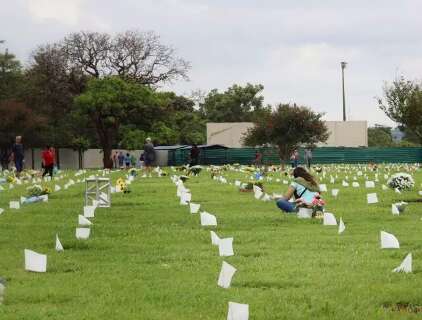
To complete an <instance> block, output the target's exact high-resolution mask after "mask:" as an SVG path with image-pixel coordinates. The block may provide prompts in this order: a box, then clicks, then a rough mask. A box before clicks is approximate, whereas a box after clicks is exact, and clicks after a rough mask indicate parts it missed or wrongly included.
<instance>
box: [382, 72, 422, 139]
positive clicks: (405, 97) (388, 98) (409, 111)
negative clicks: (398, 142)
mask: <svg viewBox="0 0 422 320" xmlns="http://www.w3.org/2000/svg"><path fill="white" fill-rule="evenodd" d="M378 107H379V108H380V109H381V110H382V111H384V113H385V114H386V115H387V116H388V117H389V118H390V119H391V120H393V121H395V122H397V123H398V124H399V125H400V127H401V128H402V129H405V130H407V131H410V132H412V133H413V134H414V136H416V137H417V138H418V140H419V142H420V143H422V117H421V114H422V89H421V86H420V85H419V84H417V83H414V82H412V81H409V80H406V79H405V78H404V77H400V78H398V79H396V80H395V81H393V82H392V83H391V84H388V83H387V84H385V86H384V97H383V98H378Z"/></svg>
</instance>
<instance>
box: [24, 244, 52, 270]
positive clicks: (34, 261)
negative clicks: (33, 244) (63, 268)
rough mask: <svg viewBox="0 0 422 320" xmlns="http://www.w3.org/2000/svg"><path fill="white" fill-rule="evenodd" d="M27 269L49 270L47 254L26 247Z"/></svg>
mask: <svg viewBox="0 0 422 320" xmlns="http://www.w3.org/2000/svg"><path fill="white" fill-rule="evenodd" d="M24 253H25V270H27V271H32V272H46V271H47V256H46V255H45V254H40V253H36V252H35V251H32V250H28V249H25V250H24Z"/></svg>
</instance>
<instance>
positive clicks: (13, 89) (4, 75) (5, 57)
mask: <svg viewBox="0 0 422 320" xmlns="http://www.w3.org/2000/svg"><path fill="white" fill-rule="evenodd" d="M21 85H22V65H21V63H20V61H19V60H17V59H16V57H15V56H14V55H13V54H11V53H9V52H8V51H7V50H6V51H5V52H4V53H0V100H7V99H14V98H16V97H17V96H18V95H19V94H20V90H21Z"/></svg>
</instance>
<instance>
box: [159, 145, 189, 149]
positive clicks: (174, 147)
mask: <svg viewBox="0 0 422 320" xmlns="http://www.w3.org/2000/svg"><path fill="white" fill-rule="evenodd" d="M186 147H189V146H187V145H185V144H182V145H179V144H178V145H175V146H157V147H154V149H155V150H177V149H185V148H186Z"/></svg>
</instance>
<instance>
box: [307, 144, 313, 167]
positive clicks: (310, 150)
mask: <svg viewBox="0 0 422 320" xmlns="http://www.w3.org/2000/svg"><path fill="white" fill-rule="evenodd" d="M305 163H306V166H307V167H308V169H311V163H312V149H311V148H310V147H308V148H306V149H305Z"/></svg>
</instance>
